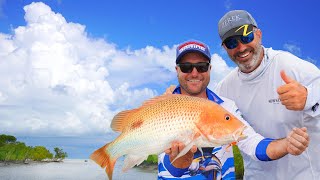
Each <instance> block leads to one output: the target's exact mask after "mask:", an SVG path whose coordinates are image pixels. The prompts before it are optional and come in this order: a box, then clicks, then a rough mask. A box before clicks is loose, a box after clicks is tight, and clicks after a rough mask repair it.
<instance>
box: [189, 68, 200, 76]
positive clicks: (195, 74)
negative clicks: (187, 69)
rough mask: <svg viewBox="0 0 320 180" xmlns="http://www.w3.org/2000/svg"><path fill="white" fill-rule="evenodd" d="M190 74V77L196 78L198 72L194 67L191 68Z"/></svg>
mask: <svg viewBox="0 0 320 180" xmlns="http://www.w3.org/2000/svg"><path fill="white" fill-rule="evenodd" d="M190 74H191V75H192V76H197V75H198V74H199V72H198V70H197V68H196V67H193V68H192V71H191V73H190Z"/></svg>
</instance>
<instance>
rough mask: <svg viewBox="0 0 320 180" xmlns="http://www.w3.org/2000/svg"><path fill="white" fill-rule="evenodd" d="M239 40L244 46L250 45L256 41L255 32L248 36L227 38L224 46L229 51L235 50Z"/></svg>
mask: <svg viewBox="0 0 320 180" xmlns="http://www.w3.org/2000/svg"><path fill="white" fill-rule="evenodd" d="M238 40H239V41H240V42H241V43H242V44H248V43H251V42H252V41H253V40H254V31H252V32H251V33H250V34H248V35H247V36H232V37H229V38H227V39H226V40H225V41H224V42H223V44H224V45H225V46H226V47H227V48H228V49H234V48H236V47H237V46H238V43H239V42H238Z"/></svg>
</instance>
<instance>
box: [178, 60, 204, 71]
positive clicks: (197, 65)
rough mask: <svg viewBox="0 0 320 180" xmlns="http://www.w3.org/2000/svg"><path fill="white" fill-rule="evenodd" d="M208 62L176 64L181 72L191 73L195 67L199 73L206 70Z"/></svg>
mask: <svg viewBox="0 0 320 180" xmlns="http://www.w3.org/2000/svg"><path fill="white" fill-rule="evenodd" d="M209 65H210V63H208V62H199V63H195V64H192V63H181V64H177V66H179V67H180V69H181V71H182V72H183V73H191V72H192V70H193V68H196V69H197V71H198V72H199V73H204V72H207V71H208V69H209Z"/></svg>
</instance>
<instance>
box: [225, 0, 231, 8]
mask: <svg viewBox="0 0 320 180" xmlns="http://www.w3.org/2000/svg"><path fill="white" fill-rule="evenodd" d="M224 7H225V8H226V9H227V10H231V8H232V2H231V0H226V1H224Z"/></svg>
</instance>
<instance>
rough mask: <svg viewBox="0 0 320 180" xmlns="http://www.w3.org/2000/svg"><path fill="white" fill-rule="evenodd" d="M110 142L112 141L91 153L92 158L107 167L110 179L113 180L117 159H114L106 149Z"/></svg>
mask: <svg viewBox="0 0 320 180" xmlns="http://www.w3.org/2000/svg"><path fill="white" fill-rule="evenodd" d="M109 144H110V143H108V144H106V145H104V146H103V147H101V148H99V149H97V150H96V151H94V152H93V153H92V154H91V156H90V159H92V160H93V161H95V162H96V163H97V164H99V165H100V166H101V167H102V168H106V173H107V174H108V177H109V180H112V173H113V169H114V165H115V163H116V159H113V158H112V157H111V156H110V154H109V153H108V151H106V149H107V148H108V146H109Z"/></svg>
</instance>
